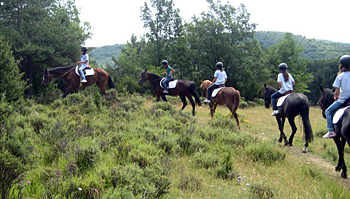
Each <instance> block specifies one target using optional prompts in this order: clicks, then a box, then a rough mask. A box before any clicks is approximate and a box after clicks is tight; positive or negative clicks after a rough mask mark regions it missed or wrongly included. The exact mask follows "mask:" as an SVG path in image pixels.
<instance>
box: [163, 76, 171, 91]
mask: <svg viewBox="0 0 350 199" xmlns="http://www.w3.org/2000/svg"><path fill="white" fill-rule="evenodd" d="M172 79H173V77H171V76H167V77H166V79H165V80H164V81H163V86H164V89H165V90H166V91H168V92H169V89H168V86H167V83H168V82H170V80H172Z"/></svg>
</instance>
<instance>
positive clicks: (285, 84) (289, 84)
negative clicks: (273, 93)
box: [277, 73, 294, 94]
mask: <svg viewBox="0 0 350 199" xmlns="http://www.w3.org/2000/svg"><path fill="white" fill-rule="evenodd" d="M288 75H289V78H288V81H285V80H284V77H283V73H279V74H278V77H277V82H281V84H282V87H281V89H280V90H279V91H278V92H279V93H281V94H284V93H285V92H287V91H290V90H293V82H294V78H293V76H292V75H291V74H290V73H288Z"/></svg>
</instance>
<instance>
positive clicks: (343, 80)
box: [333, 71, 350, 103]
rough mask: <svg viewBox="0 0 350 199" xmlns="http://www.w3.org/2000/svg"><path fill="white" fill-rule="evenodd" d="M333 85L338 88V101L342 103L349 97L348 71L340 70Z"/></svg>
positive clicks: (349, 75) (349, 74)
mask: <svg viewBox="0 0 350 199" xmlns="http://www.w3.org/2000/svg"><path fill="white" fill-rule="evenodd" d="M333 87H335V88H340V94H339V99H338V102H340V103H344V102H345V100H347V99H348V98H350V72H349V71H346V72H342V73H340V74H339V75H337V77H336V78H335V80H334V83H333Z"/></svg>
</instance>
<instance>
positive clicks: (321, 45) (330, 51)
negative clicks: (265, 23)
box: [255, 31, 350, 60]
mask: <svg viewBox="0 0 350 199" xmlns="http://www.w3.org/2000/svg"><path fill="white" fill-rule="evenodd" d="M284 35H285V33H284V32H274V31H257V32H256V33H255V38H256V39H257V40H258V41H259V43H260V45H261V46H262V47H263V48H265V49H267V48H268V47H269V46H272V45H275V44H277V43H279V42H280V41H281V40H283V38H284ZM294 39H295V41H296V43H297V44H298V45H299V46H303V47H304V52H303V53H302V55H301V56H302V57H304V58H306V59H311V60H319V59H329V58H336V57H339V56H341V55H343V54H348V53H349V52H350V44H348V43H339V42H332V41H326V40H317V39H307V38H305V37H304V36H301V35H294Z"/></svg>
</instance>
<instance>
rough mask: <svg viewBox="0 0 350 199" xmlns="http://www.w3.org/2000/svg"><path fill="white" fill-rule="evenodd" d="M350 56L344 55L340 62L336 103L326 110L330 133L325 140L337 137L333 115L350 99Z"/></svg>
mask: <svg viewBox="0 0 350 199" xmlns="http://www.w3.org/2000/svg"><path fill="white" fill-rule="evenodd" d="M349 71H350V55H343V56H342V57H341V58H340V60H339V73H338V75H337V77H336V78H335V80H334V83H333V87H334V88H335V92H334V95H335V96H334V100H335V101H334V102H333V103H332V104H331V105H330V106H329V107H328V108H327V109H326V111H325V115H326V119H327V129H328V132H327V133H326V134H325V135H324V136H323V138H332V137H335V136H336V133H335V131H334V128H333V122H332V118H333V113H334V112H335V111H336V110H338V109H339V108H340V107H341V105H342V104H343V103H344V102H345V100H347V99H349V98H350V72H349Z"/></svg>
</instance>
